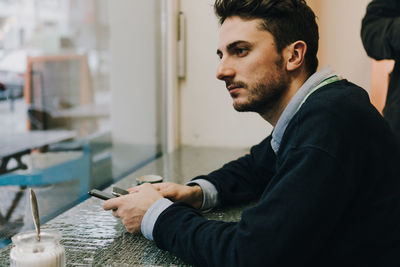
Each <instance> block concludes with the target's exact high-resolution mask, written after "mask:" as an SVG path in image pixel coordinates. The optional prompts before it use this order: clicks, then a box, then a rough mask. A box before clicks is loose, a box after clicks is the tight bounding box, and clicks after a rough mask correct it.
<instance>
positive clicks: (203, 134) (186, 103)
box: [180, 0, 271, 147]
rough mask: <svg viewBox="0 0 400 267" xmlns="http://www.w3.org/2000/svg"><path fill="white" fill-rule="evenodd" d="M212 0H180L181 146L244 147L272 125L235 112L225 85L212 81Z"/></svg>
mask: <svg viewBox="0 0 400 267" xmlns="http://www.w3.org/2000/svg"><path fill="white" fill-rule="evenodd" d="M212 3H213V1H211V0H182V1H181V10H182V11H183V12H184V14H185V15H186V21H187V31H186V33H187V51H186V52H187V58H186V59H187V61H186V62H187V77H186V79H185V80H184V81H182V82H181V84H180V96H181V117H180V121H181V143H182V144H190V145H195V146H238V147H245V146H250V145H253V144H254V143H255V142H258V141H261V140H262V139H263V138H264V137H265V136H267V134H268V133H269V132H270V131H271V126H270V125H269V124H268V123H267V122H265V121H264V120H263V119H262V118H261V117H260V116H259V115H257V114H254V113H238V112H236V111H235V110H234V109H233V107H232V100H231V97H230V95H229V93H228V92H227V90H226V88H225V83H224V82H221V81H219V80H217V79H216V78H215V71H216V68H217V64H218V57H217V55H216V50H217V43H218V29H219V26H218V22H217V19H216V18H215V15H214V13H213V8H212Z"/></svg>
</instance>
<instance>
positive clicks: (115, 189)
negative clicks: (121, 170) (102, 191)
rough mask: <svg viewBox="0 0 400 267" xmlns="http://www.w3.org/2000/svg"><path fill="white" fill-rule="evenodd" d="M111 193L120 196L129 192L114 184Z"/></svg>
mask: <svg viewBox="0 0 400 267" xmlns="http://www.w3.org/2000/svg"><path fill="white" fill-rule="evenodd" d="M112 194H113V195H114V196H116V197H119V196H122V195H127V194H129V192H128V191H126V190H124V189H122V188H119V187H116V186H114V187H113V191H112Z"/></svg>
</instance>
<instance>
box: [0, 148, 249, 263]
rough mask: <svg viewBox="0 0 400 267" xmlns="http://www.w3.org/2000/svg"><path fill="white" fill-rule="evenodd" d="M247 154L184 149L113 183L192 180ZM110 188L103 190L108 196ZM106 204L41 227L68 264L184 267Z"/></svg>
mask: <svg viewBox="0 0 400 267" xmlns="http://www.w3.org/2000/svg"><path fill="white" fill-rule="evenodd" d="M246 152H247V150H245V149H232V148H204V147H201V148H197V147H189V146H183V147H182V148H180V149H178V150H176V151H175V152H173V153H170V154H168V155H165V156H162V157H160V158H158V159H157V160H155V161H153V162H151V163H149V164H148V165H146V166H144V167H143V168H141V169H139V170H138V171H136V172H134V173H132V174H130V175H129V176H127V177H125V178H123V179H122V180H121V181H119V182H118V183H116V184H115V185H117V186H119V187H122V188H128V187H131V186H132V185H135V184H136V183H135V178H136V177H138V176H141V175H144V174H158V175H162V176H163V177H164V181H172V182H176V183H185V182H187V181H189V180H190V179H191V178H193V177H195V176H197V175H200V174H207V173H209V172H210V171H212V170H215V169H217V168H219V167H221V166H222V165H223V164H224V163H226V162H228V161H230V160H232V159H236V158H238V157H239V156H241V155H244V154H245V153H246ZM111 188H112V187H111V186H110V187H109V188H107V189H106V190H105V191H107V192H110V191H111ZM101 204H102V201H101V200H99V199H97V198H90V199H88V200H86V201H84V202H82V203H80V204H79V205H77V206H75V207H73V208H72V209H70V210H68V211H66V212H65V213H63V214H61V215H60V216H58V217H56V218H54V219H53V220H51V221H49V222H48V223H46V224H45V225H43V227H42V228H52V229H58V230H59V231H60V232H61V233H62V241H61V243H62V244H63V245H64V247H65V250H66V262H67V266H154V265H157V266H160V265H161V266H168V265H175V266H177V265H179V266H185V265H186V264H185V263H184V262H183V261H181V260H180V259H179V258H177V257H175V256H173V255H172V254H170V253H169V252H167V251H163V250H160V249H158V248H157V247H156V245H155V244H154V243H153V242H152V241H148V240H147V239H145V238H144V237H143V236H141V235H133V234H129V233H128V232H127V231H126V230H125V228H124V226H123V225H122V223H121V222H120V220H119V219H117V218H114V217H113V216H112V215H111V212H109V211H104V210H103V209H102V208H101ZM243 208H244V207H233V208H229V209H224V210H215V211H212V212H210V213H208V214H206V215H205V217H207V218H209V219H215V220H224V221H237V220H239V219H240V216H241V211H242V210H243ZM11 248H12V245H9V246H7V247H5V248H4V249H2V250H1V251H0V266H9V253H10V250H11Z"/></svg>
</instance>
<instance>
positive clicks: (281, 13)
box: [214, 0, 319, 74]
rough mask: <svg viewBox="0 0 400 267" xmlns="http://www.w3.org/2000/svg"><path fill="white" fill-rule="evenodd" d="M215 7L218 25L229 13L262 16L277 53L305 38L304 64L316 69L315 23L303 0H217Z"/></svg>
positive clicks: (248, 17) (309, 70)
mask: <svg viewBox="0 0 400 267" xmlns="http://www.w3.org/2000/svg"><path fill="white" fill-rule="evenodd" d="M214 11H215V14H216V16H217V17H218V18H219V22H220V24H221V25H222V23H224V21H225V19H226V18H228V17H232V16H238V17H240V18H242V19H262V20H263V24H262V27H263V28H264V29H265V30H267V31H269V32H270V33H271V34H272V35H273V36H274V40H275V43H276V45H277V51H278V53H280V52H282V50H283V49H284V48H285V47H286V46H288V45H289V44H291V43H293V42H295V41H298V40H302V41H304V42H305V43H306V44H307V52H306V56H305V61H306V62H305V64H306V68H307V70H308V72H309V73H310V74H312V73H314V72H315V71H316V69H317V67H318V59H317V51H318V39H319V34H318V26H317V23H316V21H315V14H314V12H313V11H312V10H311V8H310V7H309V6H307V4H306V2H305V0H216V1H215V4H214Z"/></svg>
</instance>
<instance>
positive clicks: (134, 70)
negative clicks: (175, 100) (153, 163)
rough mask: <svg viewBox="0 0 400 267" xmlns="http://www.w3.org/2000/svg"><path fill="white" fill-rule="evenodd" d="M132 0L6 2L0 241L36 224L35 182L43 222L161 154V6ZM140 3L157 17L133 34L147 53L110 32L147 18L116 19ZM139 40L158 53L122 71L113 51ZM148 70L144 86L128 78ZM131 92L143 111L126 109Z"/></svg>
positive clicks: (0, 53)
mask: <svg viewBox="0 0 400 267" xmlns="http://www.w3.org/2000/svg"><path fill="white" fill-rule="evenodd" d="M133 2H134V1H129V0H124V1H119V2H118V4H116V3H115V2H111V1H107V0H85V1H81V0H34V1H32V0H19V1H16V0H0V83H1V86H0V248H1V247H2V246H4V245H5V244H7V243H8V242H9V238H10V237H11V236H12V235H14V234H15V233H17V232H19V231H22V230H26V229H31V228H33V224H32V220H31V215H30V208H29V203H28V198H29V194H28V193H27V192H28V191H27V190H26V188H29V187H33V188H34V189H35V192H36V194H37V196H38V201H39V207H40V208H39V209H40V215H41V218H42V219H43V221H42V223H43V222H45V221H47V220H49V219H51V218H53V217H54V216H56V215H57V214H59V213H61V212H63V211H64V210H66V209H68V208H70V207H72V206H73V205H76V204H77V203H78V202H79V201H82V200H84V199H85V198H86V197H87V191H88V190H89V189H91V188H99V189H102V188H104V187H105V186H108V185H110V184H111V183H113V182H115V181H116V180H118V179H120V178H122V177H123V176H125V175H127V174H128V173H130V172H132V171H133V170H135V169H136V168H138V167H140V166H142V165H143V164H145V163H146V162H148V161H150V160H152V159H154V158H155V157H156V156H157V155H158V154H159V153H160V147H161V146H160V140H161V138H160V136H159V135H160V132H161V130H160V129H159V125H160V122H159V117H160V116H159V113H160V110H159V108H157V107H159V106H160V97H159V95H160V92H159V87H160V86H159V84H160V81H158V79H159V78H158V77H159V75H158V73H160V71H159V69H158V68H160V65H161V64H160V62H159V58H158V57H157V55H158V54H159V52H158V51H159V49H160V47H159V44H158V39H159V38H160V37H157V36H160V33H159V32H158V31H159V26H158V24H159V9H160V8H159V3H158V1H156V0H152V1H143V3H138V2H135V3H133ZM135 5H140V8H139V9H140V11H138V12H140V13H141V15H142V16H145V17H146V19H148V20H149V21H151V22H152V23H147V25H149V26H148V27H149V28H148V29H145V31H143V33H144V34H148V36H151V38H153V39H151V40H150V41H149V40H148V39H146V38H147V37H144V38H141V36H140V33H139V34H138V33H135V35H136V36H135V38H136V37H137V38H138V39H140V40H143V42H145V44H146V45H145V49H147V51H144V50H143V45H142V44H140V42H138V41H132V47H126V46H125V47H124V46H123V44H122V43H120V42H119V41H118V40H117V41H115V40H114V39H111V38H118V36H121V31H125V30H126V29H125V28H124V27H126V26H127V24H128V25H129V27H130V28H131V29H132V31H135V29H136V28H138V29H139V32H140V30H142V26H143V25H146V23H142V24H140V25H139V24H138V23H136V22H135V21H134V19H135V16H128V15H127V16H126V18H125V20H124V21H121V20H118V19H116V18H119V17H121V16H123V12H121V11H123V10H124V8H126V6H129V7H131V8H133V10H135V8H134V6H135ZM115 14H118V15H115ZM121 14H122V15H121ZM130 20H132V21H130ZM149 38H150V37H149ZM113 40H114V41H113ZM149 42H150V43H151V42H152V43H154V44H152V45H149ZM111 43H114V48H113V49H111V46H112V45H111ZM136 44H137V45H139V46H140V45H142V46H141V47H140V49H141V50H140V51H141V52H142V53H144V54H149V55H153V56H154V57H155V60H153V61H152V62H151V64H150V65H149V66H148V67H146V66H144V65H143V64H142V62H140V61H138V62H129V63H128V66H129V68H125V72H121V69H118V68H119V66H120V64H119V63H118V61H119V60H120V56H118V55H115V53H120V55H121V54H123V56H124V57H129V56H130V55H133V53H134V52H135V47H134V46H135V45H136ZM120 45H121V47H120ZM112 60H113V61H114V64H111V61H112ZM115 62H117V64H115ZM121 65H123V64H121ZM140 71H145V75H144V74H143V73H139V72H140ZM143 76H146V80H145V83H146V86H139V81H135V82H132V81H130V80H132V77H138V78H137V80H139V79H140V77H143ZM147 76H148V77H147ZM147 80H148V81H151V82H146V81H147ZM113 81H114V82H113ZM134 84H136V86H133V85H134ZM122 87H123V88H124V89H123V90H121V88H122ZM125 92H129V96H125V95H124V94H125ZM144 92H145V93H144ZM113 98H114V102H113V101H112V99H113ZM127 98H131V99H132V101H137V102H140V104H141V105H142V106H143V107H145V108H146V109H147V110H146V112H132V110H129V109H127V111H124V106H127V104H126V103H120V102H121V100H124V99H127ZM132 105H133V104H132ZM137 106H138V108H140V109H141V110H143V109H144V108H142V107H139V105H137ZM121 111H122V112H121ZM125 125H126V126H127V128H125ZM129 125H132V127H128V126H129ZM124 136H128V138H125V137H124ZM129 137H131V138H129Z"/></svg>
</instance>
